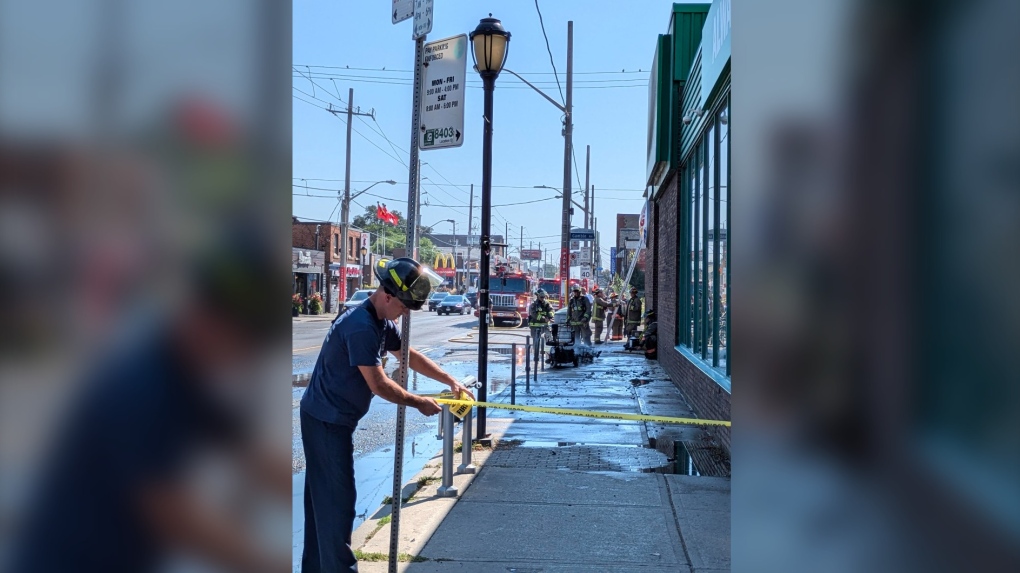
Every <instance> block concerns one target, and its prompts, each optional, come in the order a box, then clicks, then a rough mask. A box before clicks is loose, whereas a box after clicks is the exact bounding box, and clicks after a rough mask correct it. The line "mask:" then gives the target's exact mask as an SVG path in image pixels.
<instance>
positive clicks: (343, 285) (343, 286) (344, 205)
mask: <svg viewBox="0 0 1020 573" xmlns="http://www.w3.org/2000/svg"><path fill="white" fill-rule="evenodd" d="M380 183H388V184H390V185H396V184H397V182H396V181H394V180H392V179H387V180H385V181H376V182H375V183H373V184H371V185H369V186H368V187H365V188H364V189H362V190H361V191H358V192H357V193H355V194H353V195H351V188H350V186H349V185H345V186H344V196H343V198H342V199H341V200H340V218H341V220H342V221H343V222H342V223H341V224H340V235H341V238H340V241H341V247H340V300H338V301H337V303H340V302H342V301H345V300H347V229H349V228H350V226H351V225H350V218H351V201H352V200H353V199H355V198H357V197H358V195H361V194H362V193H364V192H365V191H368V190H369V189H371V188H372V187H375V186H376V185H378V184H380ZM362 270H364V269H362ZM361 274H362V275H364V274H365V273H364V272H362V273H361ZM361 280H362V283H364V280H365V279H364V277H362V279H361ZM338 306H339V304H338Z"/></svg>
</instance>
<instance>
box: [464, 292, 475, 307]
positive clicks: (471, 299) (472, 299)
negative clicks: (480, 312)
mask: <svg viewBox="0 0 1020 573" xmlns="http://www.w3.org/2000/svg"><path fill="white" fill-rule="evenodd" d="M464 296H466V297H467V299H468V302H470V303H471V306H472V307H475V306H478V291H476V290H473V291H471V292H469V293H467V294H466V295H464Z"/></svg>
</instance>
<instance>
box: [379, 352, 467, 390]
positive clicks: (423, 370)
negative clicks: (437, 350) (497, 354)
mask: <svg viewBox="0 0 1020 573" xmlns="http://www.w3.org/2000/svg"><path fill="white" fill-rule="evenodd" d="M410 350H411V359H410V361H408V363H407V366H408V368H410V369H411V370H414V371H415V372H417V373H418V374H421V375H423V376H428V377H429V378H431V379H433V380H436V381H438V382H442V383H443V384H446V385H447V386H449V387H450V390H452V391H453V393H454V395H457V396H459V395H460V392H467V393H468V395H469V396H471V399H472V400H474V398H475V395H474V394H472V393H471V391H470V390H468V389H467V388H466V387H464V386H463V385H461V383H460V382H458V381H457V379H456V378H454V377H453V376H451V375H450V374H449V373H447V372H446V371H445V370H443V369H442V368H440V367H439V365H438V364H436V363H435V362H433V361H432V360H431V359H430V358H429V357H428V356H425V355H424V354H422V353H421V352H418V351H417V350H415V349H414V348H411V349H410ZM394 354H395V355H396V356H397V357H398V358H399V357H400V351H399V350H398V351H396V352H394Z"/></svg>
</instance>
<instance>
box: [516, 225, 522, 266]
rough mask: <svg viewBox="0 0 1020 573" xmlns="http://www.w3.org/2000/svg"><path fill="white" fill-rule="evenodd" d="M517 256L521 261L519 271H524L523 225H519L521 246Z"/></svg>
mask: <svg viewBox="0 0 1020 573" xmlns="http://www.w3.org/2000/svg"><path fill="white" fill-rule="evenodd" d="M517 256H518V258H520V259H521V270H522V271H523V270H524V225H521V246H520V248H519V249H518V250H517Z"/></svg>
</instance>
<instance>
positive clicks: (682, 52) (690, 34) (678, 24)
mask: <svg viewBox="0 0 1020 573" xmlns="http://www.w3.org/2000/svg"><path fill="white" fill-rule="evenodd" d="M711 7H712V5H711V4H673V16H672V18H671V20H670V23H669V33H670V35H671V36H673V81H678V82H684V81H686V80H687V77H688V74H689V73H690V69H691V63H692V62H694V56H695V54H697V53H698V48H699V46H701V32H702V30H703V29H704V27H705V19H706V18H708V12H709V10H710V9H711Z"/></svg>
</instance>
